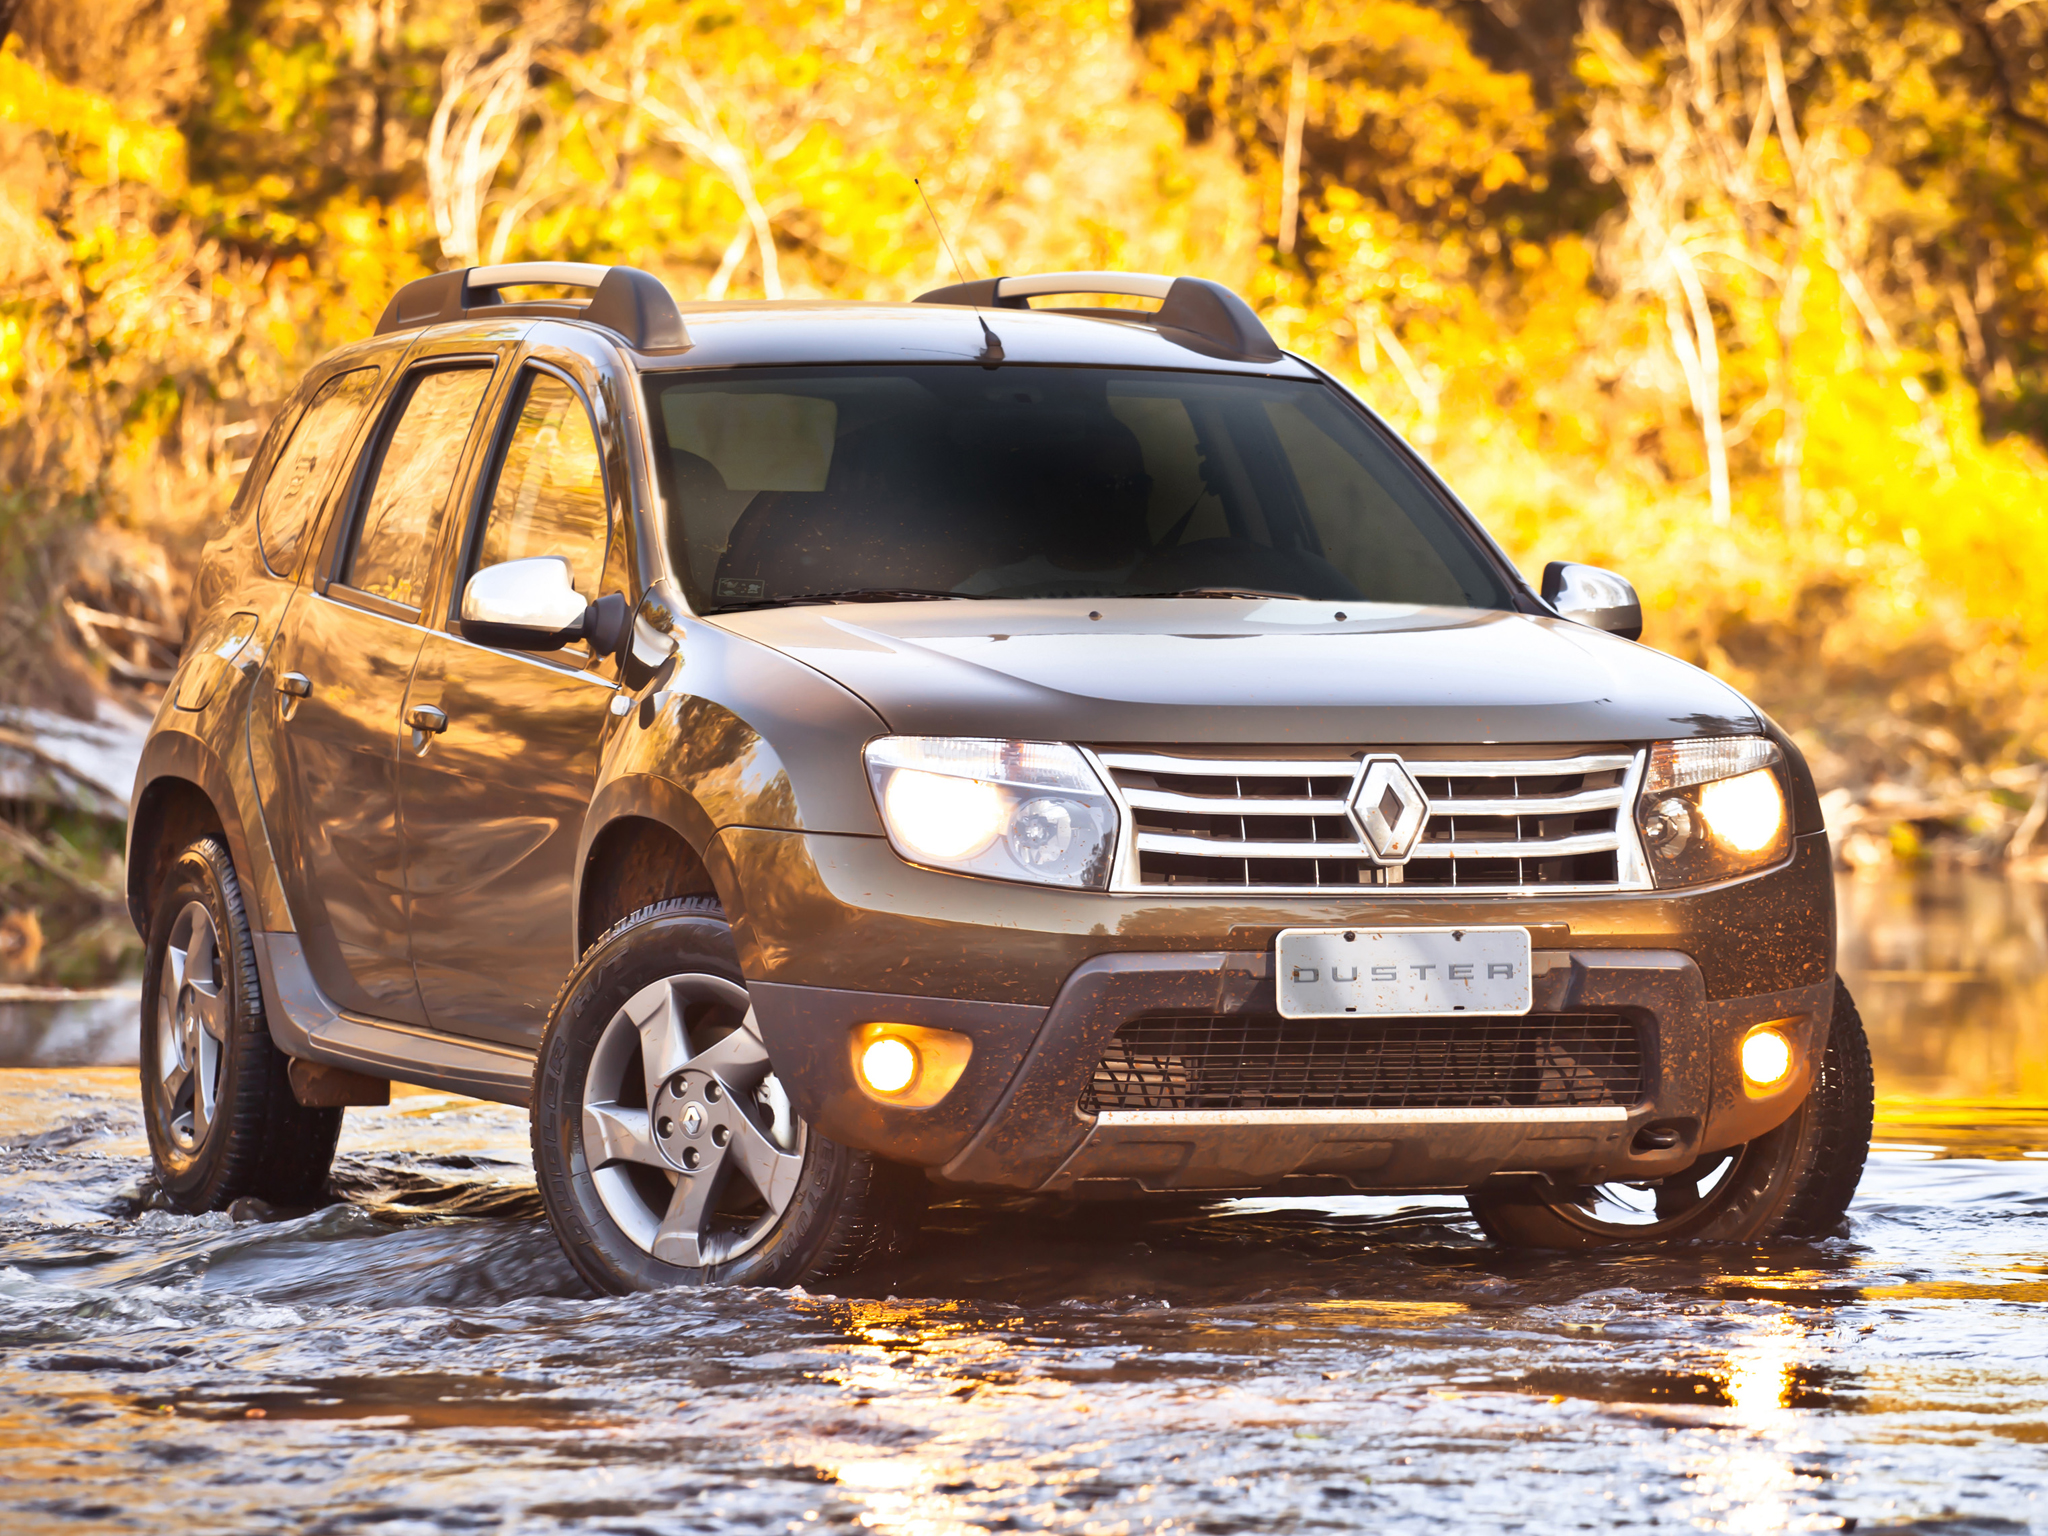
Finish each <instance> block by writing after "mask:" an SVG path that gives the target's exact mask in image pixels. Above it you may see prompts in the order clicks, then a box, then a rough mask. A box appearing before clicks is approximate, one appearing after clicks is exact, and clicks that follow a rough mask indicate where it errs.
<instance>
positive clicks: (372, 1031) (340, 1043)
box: [250, 933, 534, 1109]
mask: <svg viewBox="0 0 2048 1536" xmlns="http://www.w3.org/2000/svg"><path fill="white" fill-rule="evenodd" d="M250 938H251V939H252V940H253V941H254V943H255V947H256V969H257V972H258V973H259V975H260V977H261V979H262V982H263V1003H264V1012H265V1013H266V1014H267V1015H268V1016H269V1019H270V1037H271V1039H272V1040H273V1041H275V1042H276V1044H277V1048H278V1049H279V1050H281V1051H283V1052H284V1053H285V1055H287V1056H295V1057H299V1058H301V1059H303V1060H306V1061H324V1062H327V1063H329V1064H331V1065H333V1066H337V1067H347V1068H349V1069H350V1070H351V1071H355V1072H361V1073H364V1074H366V1075H368V1076H371V1077H382V1078H387V1079H397V1080H398V1081H401V1082H407V1083H419V1084H421V1085H422V1086H424V1087H428V1088H444V1089H447V1090H448V1091H449V1092H451V1093H464V1094H468V1095H469V1096H470V1097H471V1098H477V1099H490V1100H492V1101H493V1102H495V1103H499V1104H515V1105H518V1106H519V1107H520V1108H522V1109H523V1108H525V1107H526V1105H527V1100H528V1096H529V1094H530V1092H531V1090H532V1086H533V1063H534V1057H533V1053H532V1052H530V1051H522V1050H519V1049H518V1048H516V1047H514V1046H508V1045H493V1044H488V1043H486V1042H484V1041H481V1040H469V1039H465V1038H464V1037H462V1036H460V1035H446V1034H442V1033H441V1032H440V1031H438V1030H433V1029H423V1028H421V1027H420V1026H418V1025H416V1024H395V1023H393V1022H391V1021H390V1020H389V1019H371V1018H365V1017H363V1016H362V1015H361V1014H354V1013H345V1012H343V1011H342V1010H341V1009H340V1008H337V1007H336V1006H335V1005H334V1002H333V1000H332V999H331V998H329V997H328V996H327V994H326V993H325V992H323V991H321V990H320V984H319V982H317V981H315V980H314V979H313V971H312V968H311V967H310V966H308V965H307V964H306V955H305V951H304V950H303V949H302V948H301V947H300V944H299V936H298V935H297V934H295V933H256V934H251V935H250Z"/></svg>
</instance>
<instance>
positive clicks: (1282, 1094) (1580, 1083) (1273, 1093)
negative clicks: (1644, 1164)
mask: <svg viewBox="0 0 2048 1536" xmlns="http://www.w3.org/2000/svg"><path fill="white" fill-rule="evenodd" d="M1642 1092H1643V1056H1642V1047H1641V1044H1640V1043H1639V1041H1638V1040H1637V1037H1636V1030H1635V1027H1634V1025H1632V1024H1631V1023H1629V1022H1628V1021H1627V1020H1625V1019H1623V1018H1620V1017H1618V1016H1616V1015H1613V1014H1549V1015H1546V1014H1531V1015H1526V1016H1524V1017H1521V1018H1490V1019H1458V1020H1456V1021H1450V1020H1445V1021H1441V1022H1439V1021H1436V1020H1431V1021H1428V1022H1414V1021H1401V1022H1396V1023H1389V1024H1379V1025H1371V1024H1360V1023H1353V1022H1349V1021H1346V1020H1342V1019H1282V1018H1276V1017H1272V1016H1270V1015H1269V1016H1263V1017H1262V1016H1258V1015H1249V1016H1242V1017H1227V1018H1158V1019H1136V1020H1133V1021H1132V1022H1130V1023H1128V1024H1126V1025H1124V1026H1123V1028H1122V1029H1120V1030H1118V1031H1117V1036H1116V1039H1115V1041H1114V1042H1113V1043H1112V1044H1111V1046H1110V1049H1109V1052H1108V1054H1107V1055H1105V1056H1104V1057H1103V1058H1102V1061H1101V1063H1100V1064H1099V1065H1098V1066H1097V1067H1096V1069H1095V1076H1094V1078H1093V1080H1092V1081H1091V1082H1090V1083H1089V1085H1088V1087H1087V1089H1086V1090H1085V1091H1084V1092H1083V1094H1082V1096H1081V1108H1082V1109H1083V1110H1084V1111H1085V1112H1086V1113H1088V1114H1095V1113H1097V1112H1099V1111H1101V1110H1105V1109H1479V1108H1496V1107H1497V1108H1510V1107H1519V1106H1543V1105H1569V1106H1580V1105H1601V1104H1621V1105H1628V1104H1633V1103H1635V1102H1636V1100H1638V1099H1639V1098H1641V1097H1642Z"/></svg>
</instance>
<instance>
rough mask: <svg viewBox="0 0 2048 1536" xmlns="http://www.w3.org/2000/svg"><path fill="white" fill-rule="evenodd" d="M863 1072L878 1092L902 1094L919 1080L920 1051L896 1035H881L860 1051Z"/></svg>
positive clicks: (865, 1079) (869, 1084)
mask: <svg viewBox="0 0 2048 1536" xmlns="http://www.w3.org/2000/svg"><path fill="white" fill-rule="evenodd" d="M860 1075H861V1077H862V1079H863V1080H864V1081H865V1082H866V1083H867V1085H868V1086H869V1087H870V1088H872V1089H874V1091H875V1092H876V1093H901V1092H902V1091H903V1090H904V1089H906V1088H908V1087H909V1086H910V1085H911V1084H912V1083H914V1082H916V1081H917V1051H916V1049H915V1048H914V1047H913V1046H911V1044H910V1043H909V1042H908V1041H906V1040H899V1039H897V1038H896V1036H894V1035H877V1036H876V1037H875V1038H874V1039H872V1040H870V1041H869V1042H868V1043H867V1046H866V1048H865V1049H863V1050H862V1051H861V1053H860Z"/></svg>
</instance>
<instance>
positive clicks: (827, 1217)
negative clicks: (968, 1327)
mask: <svg viewBox="0 0 2048 1536" xmlns="http://www.w3.org/2000/svg"><path fill="white" fill-rule="evenodd" d="M747 1016H748V1005H747V994H746V982H745V980H744V978H743V977H742V976H741V975H740V968H739V961H738V957H737V956H736V955H735V953H734V951H733V946H732V933H731V930H730V928H729V927H728V926H727V923H726V920H725V915H724V912H723V910H722V909H721V908H720V907H719V905H718V903H717V902H716V901H714V900H711V899H710V898H708V897H701V896H686V897H680V898H676V899H672V900H668V901H663V902H659V903H657V904H655V905H654V906H650V907H646V908H643V909H642V910H641V911H638V912H635V913H634V914H633V915H632V916H631V917H628V918H625V919H623V920H622V921H620V922H619V923H617V924H616V925H614V926H613V927H612V928H611V929H610V930H609V931H608V932H606V933H605V934H604V936H603V937H602V938H600V939H598V941H597V942H596V943H595V944H593V945H591V947H590V948H589V950H587V951H586V952H585V953H584V956H583V958H582V960H581V961H580V962H578V964H577V966H576V968H575V970H573V971H571V972H570V973H569V978H568V980H567V981H565V982H564V983H563V984H562V990H561V994H560V996H558V997H557V998H556V999H555V1006H554V1010H553V1012H552V1013H551V1014H550V1015H549V1018H548V1027H547V1034H546V1037H545V1038H544V1039H543V1040H542V1042H541V1049H540V1057H539V1060H538V1061H537V1062H536V1063H535V1067H534V1086H533V1166H534V1172H535V1174H536V1175H537V1177H538V1181H539V1184H540V1194H541V1201H542V1203H543V1204H544V1205H545V1206H546V1208H547V1213H548V1220H549V1222H550V1223H551V1224H552V1225H553V1227H554V1230H555V1236H556V1237H557V1238H558V1239H559V1240H560V1241H561V1244H562V1249H563V1251H564V1252H565V1253H566V1254H567V1255H568V1258H569V1262H570V1263H571V1264H573V1265H574V1266H575V1267H576V1271H577V1273H579V1274H580V1275H582V1276H583V1278H584V1279H585V1280H587V1281H589V1282H590V1284H591V1285H593V1286H595V1287H596V1288H597V1289H598V1290H600V1291H606V1292H609V1293H611V1294H613V1295H624V1294H626V1293H628V1292H632V1291H652V1290H663V1289H667V1288H669V1287H672V1286H693V1285H748V1286H789V1285H794V1284H796V1283H797V1282H798V1281H800V1280H804V1279H810V1278H818V1277H823V1276H827V1275H838V1274H845V1273H848V1272H850V1271H853V1270H856V1269H859V1268H861V1267H862V1266H864V1265H866V1264H868V1263H871V1262H872V1261H874V1260H875V1259H878V1258H880V1257H882V1256H883V1255H884V1254H886V1253H888V1252H890V1251H891V1250H892V1249H894V1248H895V1247H897V1246H899V1244H900V1242H901V1240H902V1238H903V1237H904V1236H905V1235H906V1234H907V1233H908V1232H910V1231H911V1230H914V1225H915V1220H916V1217H917V1214H918V1213H919V1211H920V1210H921V1209H922V1205H923V1192H924V1189H925V1188H926V1184H925V1180H924V1179H923V1177H922V1176H921V1175H920V1174H919V1173H918V1172H917V1171H916V1170H914V1169H908V1168H901V1167H898V1166H895V1165H893V1164H890V1163H887V1162H884V1161H883V1160H882V1159H880V1158H878V1157H876V1156H874V1155H873V1154H871V1153H867V1152H856V1151H855V1150H853V1149H852V1148H851V1147H843V1146H840V1145H839V1144H837V1143H836V1142H832V1141H828V1140H826V1139H825V1138H824V1137H823V1136H820V1135H818V1134H816V1133H815V1132H813V1131H811V1130H809V1129H808V1127H806V1126H805V1124H804V1122H803V1121H802V1120H801V1119H800V1118H799V1117H798V1116H796V1115H795V1114H794V1112H793V1111H791V1109H790V1107H789V1101H788V1099H787V1097H786V1096H785V1095H784V1094H783V1093H782V1090H781V1086H780V1084H779V1083H778V1082H777V1081H776V1079H775V1076H774V1073H773V1071H772V1070H771V1066H770V1063H769V1061H768V1057H767V1053H766V1051H765V1050H764V1049H763V1048H762V1046H761V1043H760V1040H759V1038H758V1036H756V1035H754V1034H753V1033H752V1032H751V1031H750V1030H749V1029H748V1028H747V1027H746V1023H745V1021H746V1019H747ZM650 1063H653V1064H654V1066H653V1070H650ZM664 1111H666V1113H664Z"/></svg>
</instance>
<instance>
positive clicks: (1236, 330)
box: [917, 272, 1281, 363]
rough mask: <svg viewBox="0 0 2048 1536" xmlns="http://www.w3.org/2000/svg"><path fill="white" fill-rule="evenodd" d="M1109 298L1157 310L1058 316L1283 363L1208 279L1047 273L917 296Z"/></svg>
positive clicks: (1024, 303)
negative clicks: (1141, 329) (1153, 303)
mask: <svg viewBox="0 0 2048 1536" xmlns="http://www.w3.org/2000/svg"><path fill="white" fill-rule="evenodd" d="M1065 293H1108V294H1115V295H1117V296H1119V297H1121V298H1131V299H1154V300H1157V301H1158V304H1159V307H1158V308H1157V309H1151V310H1136V311H1133V310H1118V309H1099V308H1098V309H1080V308H1075V309H1066V308H1055V309H1054V311H1053V313H1055V314H1062V315H1082V316H1085V317H1087V318H1089V319H1091V320H1123V321H1131V320H1136V321H1139V322H1141V323H1142V324H1145V325H1149V326H1152V327H1153V328H1154V329H1156V330H1157V331H1158V332H1159V333H1160V335H1162V336H1164V337H1166V338H1167V339H1168V340H1169V341H1174V342H1178V343H1179V344H1180V345H1181V346H1183V347H1186V348H1188V349H1189V350H1190V351H1194V352H1200V353H1202V354H1203V355H1204V356H1206V357H1222V358H1228V359H1230V360H1232V361H1234V362H1244V363H1277V362H1278V361H1280V356H1281V353H1280V348H1279V346H1278V345H1277V344H1276V343H1275V342H1274V340H1273V337H1272V334H1271V333H1270V332H1269V331H1267V329H1266V327H1265V326H1264V324H1262V323H1261V322H1260V320H1259V317H1258V316H1257V315H1255V314H1253V313H1252V308H1251V306H1250V305H1249V304H1247V303H1245V301H1244V300H1243V299H1240V298H1239V297H1238V296H1237V295H1236V294H1234V293H1232V292H1231V291H1230V290H1229V289H1228V288H1226V287H1224V286H1223V285H1222V284H1221V283H1212V282H1210V281H1209V280H1208V279H1207V278H1205V277H1159V276H1155V275H1153V274H1151V273H1146V272H1043V273H1040V274H1038V275H1037V276H1034V277H987V278H983V279H982V280H981V281H979V282H974V283H952V284H949V285H948V286H946V287H944V288H934V289H933V290H932V291H931V292H930V293H921V294H919V295H918V296H917V302H918V303H920V304H971V305H974V306H975V307H977V308H983V309H1029V308H1030V307H1031V303H1030V301H1031V300H1032V299H1034V298H1043V297H1047V296H1050V295H1053V294H1065Z"/></svg>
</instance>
